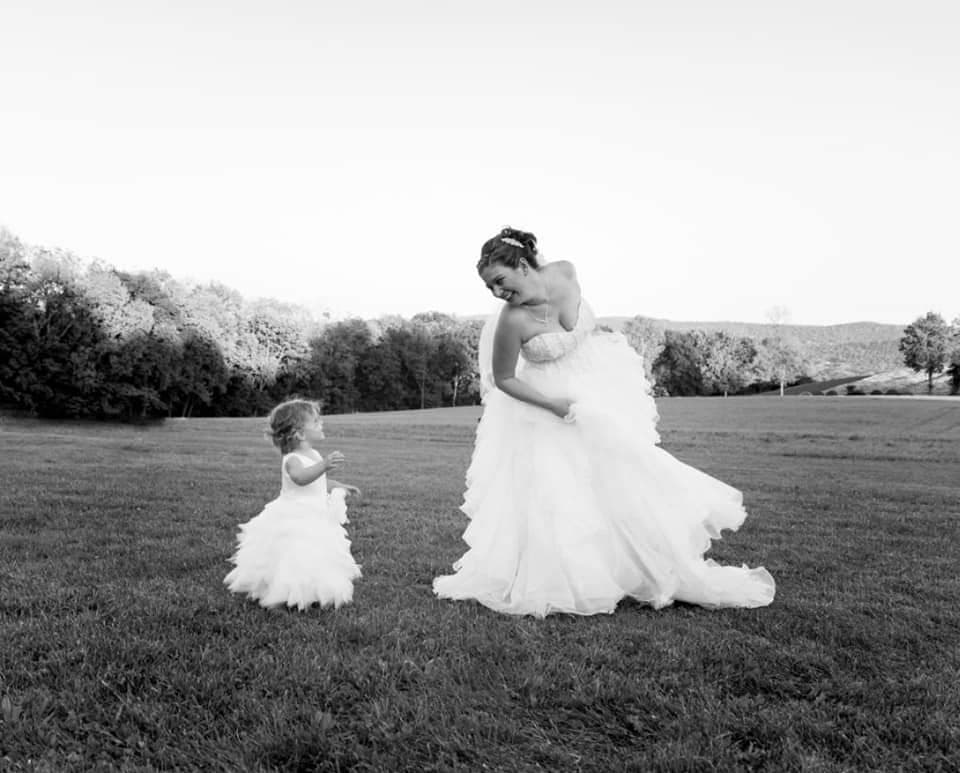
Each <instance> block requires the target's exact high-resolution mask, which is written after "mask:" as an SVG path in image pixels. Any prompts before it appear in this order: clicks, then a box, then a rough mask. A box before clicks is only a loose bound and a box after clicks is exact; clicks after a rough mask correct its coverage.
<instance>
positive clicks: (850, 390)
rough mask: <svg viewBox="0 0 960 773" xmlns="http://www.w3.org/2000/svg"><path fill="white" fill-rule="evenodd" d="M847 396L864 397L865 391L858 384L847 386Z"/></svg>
mask: <svg viewBox="0 0 960 773" xmlns="http://www.w3.org/2000/svg"><path fill="white" fill-rule="evenodd" d="M847 394H848V395H862V394H863V390H862V389H860V388H859V387H858V386H857V385H856V384H847Z"/></svg>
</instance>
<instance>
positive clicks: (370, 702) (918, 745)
mask: <svg viewBox="0 0 960 773" xmlns="http://www.w3.org/2000/svg"><path fill="white" fill-rule="evenodd" d="M660 409H661V414H662V421H661V425H660V427H661V432H662V435H663V439H664V442H663V445H664V447H665V448H667V449H668V450H670V451H671V452H673V453H675V454H676V455H677V456H678V457H680V458H681V459H683V460H684V461H687V462H689V463H691V464H694V465H696V466H698V467H701V468H703V469H704V470H706V471H708V472H710V473H711V474H714V475H716V476H718V477H720V478H722V479H723V480H726V481H727V482H729V483H731V484H733V485H735V486H737V487H739V488H741V489H742V490H743V491H744V493H745V496H746V503H747V506H748V509H749V510H750V512H751V519H750V520H748V522H747V524H746V525H745V526H744V528H743V530H742V531H741V532H740V533H738V534H736V535H730V537H729V538H728V539H727V540H724V541H723V542H722V543H718V545H717V546H716V547H715V548H714V551H713V554H714V556H715V557H716V558H717V560H719V561H726V562H746V563H749V564H751V565H757V564H763V565H765V566H766V567H767V568H768V569H769V570H770V571H771V572H772V573H773V574H774V576H775V577H776V579H777V583H778V595H777V599H776V601H775V602H774V604H773V606H771V607H769V608H766V609H761V610H722V611H706V610H701V609H699V608H696V607H690V606H685V605H677V606H675V607H672V608H668V609H666V610H662V611H659V612H654V611H652V610H650V609H648V608H645V607H642V606H640V605H638V604H634V603H629V602H625V603H623V604H621V605H620V607H619V609H618V610H617V612H616V613H615V614H613V615H609V616H600V617H594V618H574V617H567V616H559V617H551V618H548V619H546V620H533V619H525V618H523V619H516V618H510V617H505V616H500V615H497V614H495V613H493V612H490V611H488V610H487V609H485V608H483V607H480V606H478V605H475V604H472V603H452V602H446V601H439V600H437V599H435V598H434V597H433V594H432V593H431V590H430V582H431V579H432V578H433V577H434V576H435V575H437V574H441V573H446V572H448V571H449V565H450V563H451V562H452V561H454V560H455V559H456V558H457V557H458V556H459V555H460V553H461V552H462V550H463V545H462V543H461V542H460V533H461V531H462V530H463V527H464V520H463V518H462V516H461V515H460V514H459V511H458V510H457V506H458V505H459V503H460V501H461V499H460V498H461V494H462V486H463V473H464V470H465V468H466V465H467V463H468V460H469V455H470V451H471V446H472V438H473V431H474V427H475V425H476V417H477V415H478V413H477V410H476V409H457V410H452V411H451V410H446V411H426V412H410V413H406V414H378V415H358V416H330V417H328V418H327V420H326V429H327V434H328V436H329V438H330V440H329V444H328V446H327V447H328V448H330V449H332V448H339V449H341V450H342V451H343V452H344V453H345V454H346V455H347V459H348V464H347V468H346V469H345V470H344V472H343V474H342V475H338V476H337V477H338V478H340V479H343V480H346V481H349V482H353V483H356V484H358V485H360V486H361V487H362V488H363V489H364V492H365V495H364V498H363V500H362V502H361V503H359V504H357V505H355V506H353V507H352V509H351V520H352V523H351V525H350V531H351V536H352V539H353V549H354V555H355V556H356V557H357V560H358V561H359V562H360V563H361V564H362V565H363V571H364V578H363V579H362V580H361V581H360V582H359V583H358V585H357V589H356V595H355V601H354V604H353V605H351V606H349V607H344V608H343V609H341V610H339V611H333V610H317V609H313V610H311V611H309V612H307V613H297V612H291V611H286V610H274V611H268V610H263V609H261V608H260V607H258V606H257V605H255V604H254V603H251V602H248V601H246V600H244V599H242V598H240V597H237V596H234V595H231V594H229V593H227V592H226V591H225V590H224V588H223V586H222V584H221V580H222V577H223V575H224V574H225V573H226V572H227V571H228V569H229V565H228V563H227V558H228V557H229V555H230V553H231V551H232V549H233V541H234V536H235V532H236V526H237V524H238V523H239V522H241V521H243V520H246V519H247V518H249V517H251V516H252V515H254V514H256V513H257V512H258V511H259V509H260V508H261V507H262V506H263V504H264V503H265V502H266V501H267V500H269V499H271V498H272V497H273V496H275V493H276V488H277V485H278V456H277V454H276V452H275V450H274V449H273V448H272V447H271V446H270V445H269V444H268V443H267V442H266V441H264V440H263V439H262V437H261V435H260V430H261V421H260V420H252V419H251V420H246V419H244V420H189V421H170V422H167V423H166V424H165V425H162V426H156V427H151V428H137V427H129V426H123V427H117V426H106V425H101V424H92V423H50V422H42V421H29V420H19V419H17V420H13V419H6V420H4V421H2V423H0V770H8V769H9V770H56V771H60V770H83V771H87V770H98V769H102V770H113V769H123V770H224V771H226V770H231V771H232V770H301V771H307V770H341V771H348V770H353V771H395V770H396V771H406V770H409V771H456V770H463V771H475V770H494V771H496V770H503V771H532V770H547V771H576V770H583V771H619V770H635V771H650V770H675V771H708V770H718V771H727V770H771V771H791V770H795V771H848V770H958V769H960V560H958V558H957V555H958V545H960V403H954V402H949V401H929V402H926V401H923V400H908V399H889V400H872V399H867V398H843V399H829V398H788V399H785V400H779V399H776V398H730V399H727V400H723V399H719V398H718V399H681V398H676V399H672V400H669V399H668V400H663V401H661V402H660Z"/></svg>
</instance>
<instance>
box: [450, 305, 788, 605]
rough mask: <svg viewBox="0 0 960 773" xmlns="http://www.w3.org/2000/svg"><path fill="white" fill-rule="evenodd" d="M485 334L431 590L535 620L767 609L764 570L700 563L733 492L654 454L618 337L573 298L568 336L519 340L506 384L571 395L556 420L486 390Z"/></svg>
mask: <svg viewBox="0 0 960 773" xmlns="http://www.w3.org/2000/svg"><path fill="white" fill-rule="evenodd" d="M494 326H495V322H494V321H491V322H488V324H487V326H486V328H485V330H484V334H483V336H482V337H481V347H480V360H481V375H482V377H483V379H484V382H485V385H486V393H485V395H484V398H483V403H484V411H483V417H482V418H481V420H480V423H479V424H478V426H477V437H476V445H475V447H474V452H473V459H472V461H471V464H470V467H469V469H468V471H467V490H466V493H465V495H464V503H463V505H462V507H461V509H462V510H463V512H464V513H465V514H466V515H467V517H468V518H469V519H470V523H469V525H468V526H467V529H466V531H465V532H464V534H463V539H464V541H465V542H466V543H467V544H468V545H469V547H470V549H469V550H468V551H467V552H466V553H465V554H464V555H463V556H462V557H461V558H460V559H459V560H458V561H457V562H456V563H455V564H454V569H455V570H456V573H455V574H453V575H449V576H445V577H438V578H436V579H435V580H434V591H435V592H436V593H437V595H439V596H441V597H443V598H451V599H476V600H477V601H479V602H481V603H482V604H485V605H486V606H488V607H490V608H491V609H495V610H497V611H499V612H507V613H511V614H529V615H536V616H538V617H542V616H545V615H547V614H550V613H551V612H568V613H573V614H581V615H590V614H596V613H599V612H612V611H613V610H614V608H615V607H616V605H617V602H618V601H619V600H620V599H622V598H624V597H627V596H629V597H632V598H635V599H637V600H639V601H641V602H645V603H648V604H650V605H652V606H654V607H657V608H659V607H663V606H665V605H668V604H671V603H673V602H674V601H685V602H690V603H693V604H700V605H702V606H706V607H760V606H765V605H767V604H769V603H770V602H771V601H773V596H774V589H775V585H774V581H773V578H772V577H771V576H770V574H769V572H767V571H766V569H763V568H762V567H761V568H756V569H749V568H748V567H746V566H743V567H736V566H721V565H719V564H717V563H715V562H714V561H712V560H709V559H706V560H705V559H704V558H703V554H704V553H705V552H706V551H707V550H708V548H709V547H710V543H711V540H714V539H717V538H719V537H720V532H721V530H723V529H734V530H735V529H737V528H738V527H739V526H740V525H741V524H742V523H743V521H744V519H745V518H746V512H745V511H744V509H743V505H742V496H741V494H740V492H739V491H737V490H736V489H734V488H731V487H730V486H728V485H727V484H725V483H722V482H721V481H719V480H717V479H715V478H712V477H710V476H709V475H707V474H705V473H703V472H700V471H699V470H697V469H695V468H693V467H690V466H689V465H687V464H684V463H683V462H681V461H680V460H679V459H677V458H675V457H674V456H671V455H670V454H669V453H667V452H666V451H664V450H663V449H661V448H659V447H658V446H657V443H658V442H659V436H658V434H657V431H656V422H657V419H658V416H657V409H656V404H655V403H654V401H653V398H652V397H651V395H650V385H649V383H648V382H647V380H646V377H645V375H644V370H643V362H642V360H641V358H640V357H639V355H637V354H636V352H634V350H633V349H632V348H631V347H630V346H629V344H628V343H627V341H626V339H625V338H624V337H623V336H622V335H620V334H618V333H606V332H602V331H600V330H597V329H596V320H595V318H594V316H593V313H592V311H591V310H590V307H589V306H588V304H587V303H586V302H585V301H581V303H580V309H579V315H578V319H577V323H576V325H575V326H574V328H573V329H572V330H570V331H566V330H562V331H555V332H549V333H543V334H540V335H538V336H536V337H534V338H532V339H530V340H529V341H527V342H526V343H525V344H524V345H523V347H522V349H521V356H520V362H519V363H518V367H517V375H518V377H519V378H521V379H522V380H523V381H525V382H526V383H528V384H530V385H531V386H532V387H534V388H535V389H537V390H539V391H540V392H542V393H543V394H545V395H547V396H551V397H566V398H569V399H571V400H573V401H574V405H573V408H572V410H571V416H568V419H567V420H566V421H565V420H563V419H560V418H557V417H556V416H554V415H553V414H552V413H550V412H549V411H546V410H544V409H543V408H538V407H536V406H533V405H529V404H528V403H524V402H521V401H519V400H516V399H514V398H512V397H510V396H509V395H507V394H505V393H504V392H502V391H500V390H499V389H496V388H495V387H493V385H492V375H491V373H490V366H489V362H490V358H491V355H490V349H491V345H492V334H493V328H494Z"/></svg>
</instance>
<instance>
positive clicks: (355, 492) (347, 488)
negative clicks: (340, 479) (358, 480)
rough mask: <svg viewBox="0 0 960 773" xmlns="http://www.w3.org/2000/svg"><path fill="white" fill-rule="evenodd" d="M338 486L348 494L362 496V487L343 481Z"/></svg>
mask: <svg viewBox="0 0 960 773" xmlns="http://www.w3.org/2000/svg"><path fill="white" fill-rule="evenodd" d="M337 488H342V489H343V490H344V492H345V493H346V495H347V496H355V497H356V498H357V499H359V498H360V489H358V488H357V487H356V486H350V485H349V484H347V483H341V484H340V485H339V486H337Z"/></svg>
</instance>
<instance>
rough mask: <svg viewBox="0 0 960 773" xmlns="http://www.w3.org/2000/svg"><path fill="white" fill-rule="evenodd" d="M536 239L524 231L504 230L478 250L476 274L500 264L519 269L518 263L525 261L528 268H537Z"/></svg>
mask: <svg viewBox="0 0 960 773" xmlns="http://www.w3.org/2000/svg"><path fill="white" fill-rule="evenodd" d="M538 257H539V253H538V252H537V237H536V236H534V235H533V234H532V233H527V232H526V231H518V230H517V229H516V228H504V229H503V230H502V231H501V232H500V233H499V234H497V235H496V236H494V237H493V238H492V239H488V240H487V241H486V242H484V245H483V248H482V249H481V250H480V262H479V263H477V272H478V273H479V272H482V271H483V270H484V269H485V268H486V267H487V266H492V265H493V264H494V263H502V264H503V265H505V266H507V267H509V268H519V266H520V261H521V260H525V261H526V262H527V265H529V266H530V268H538V267H539V265H540V264H539V263H538V261H537V258H538Z"/></svg>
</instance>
